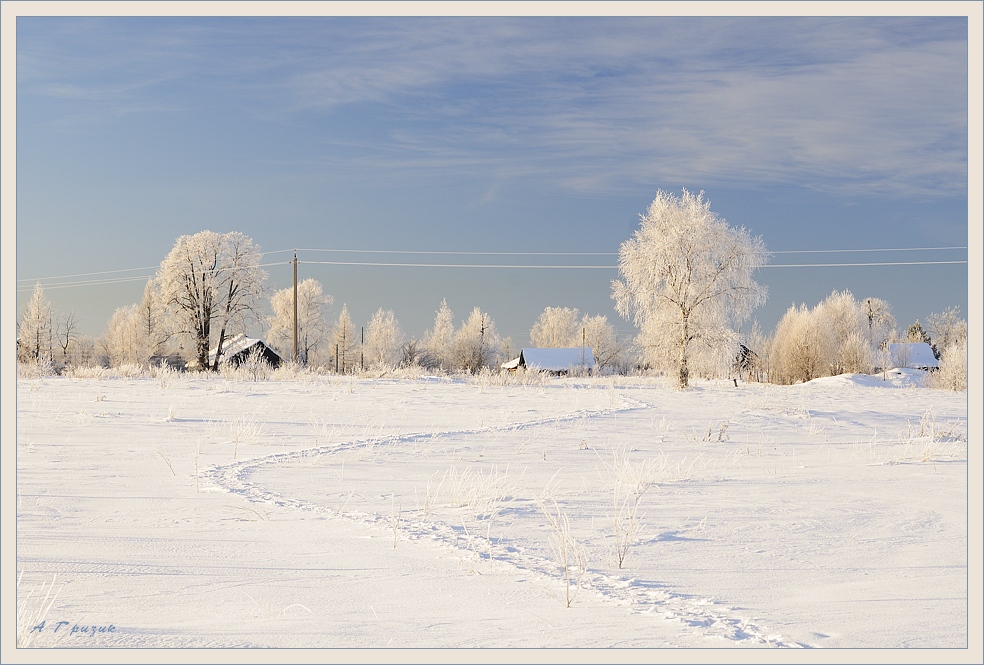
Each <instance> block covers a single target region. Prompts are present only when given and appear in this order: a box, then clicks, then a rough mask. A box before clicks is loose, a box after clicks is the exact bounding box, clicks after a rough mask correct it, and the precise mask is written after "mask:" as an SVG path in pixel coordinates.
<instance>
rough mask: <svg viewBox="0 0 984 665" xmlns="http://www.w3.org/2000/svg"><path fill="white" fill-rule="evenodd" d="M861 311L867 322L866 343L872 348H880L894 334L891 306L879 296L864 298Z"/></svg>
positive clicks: (894, 324)
mask: <svg viewBox="0 0 984 665" xmlns="http://www.w3.org/2000/svg"><path fill="white" fill-rule="evenodd" d="M861 311H862V312H863V313H864V317H865V319H866V320H867V322H868V332H867V337H868V343H869V344H871V347H872V350H877V349H881V348H882V347H883V346H884V345H885V344H886V343H887V342H888V340H889V339H891V338H892V337H894V336H895V327H896V325H898V324H896V322H895V317H894V316H892V308H891V306H889V304H888V303H887V302H885V301H884V300H882V299H881V298H870V297H869V298H865V299H864V300H863V301H861Z"/></svg>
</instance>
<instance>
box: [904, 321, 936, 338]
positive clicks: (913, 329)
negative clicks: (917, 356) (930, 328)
mask: <svg viewBox="0 0 984 665" xmlns="http://www.w3.org/2000/svg"><path fill="white" fill-rule="evenodd" d="M905 341H907V342H925V343H926V344H929V343H930V341H931V340H930V338H929V335H927V334H926V331H925V330H923V327H922V324H921V323H919V319H916V322H915V323H913V324H912V325H911V326H909V328H908V330H906V333H905Z"/></svg>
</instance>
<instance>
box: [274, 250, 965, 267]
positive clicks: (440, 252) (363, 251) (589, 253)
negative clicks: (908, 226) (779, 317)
mask: <svg viewBox="0 0 984 665" xmlns="http://www.w3.org/2000/svg"><path fill="white" fill-rule="evenodd" d="M958 249H967V248H966V247H884V248H872V249H780V250H775V251H771V252H769V253H770V254H841V253H850V252H929V251H948V250H958ZM289 251H292V250H289V249H281V250H277V252H289ZM297 251H298V252H338V253H343V254H430V255H436V254H446V255H456V256H618V252H467V251H462V252H455V251H443V250H435V251H423V250H406V249H310V248H309V249H298V250H297ZM268 253H270V254H272V253H274V252H268ZM308 263H309V262H308Z"/></svg>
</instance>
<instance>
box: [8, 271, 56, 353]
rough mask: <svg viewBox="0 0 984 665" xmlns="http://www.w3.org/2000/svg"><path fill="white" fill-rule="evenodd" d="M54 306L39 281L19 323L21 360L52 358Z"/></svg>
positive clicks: (18, 341) (18, 337)
mask: <svg viewBox="0 0 984 665" xmlns="http://www.w3.org/2000/svg"><path fill="white" fill-rule="evenodd" d="M53 312H54V308H52V306H51V303H50V302H49V301H48V299H47V298H46V297H45V295H44V289H43V288H41V283H40V282H38V283H37V284H36V285H35V286H34V293H32V294H31V299H30V300H29V301H28V303H27V306H26V307H25V308H24V311H23V312H22V313H21V318H20V321H18V323H17V358H18V360H20V361H21V362H40V361H42V360H48V361H50V360H52V359H53V358H52V352H53V350H54V348H53V345H54V330H53V326H52V319H53V316H54V314H53Z"/></svg>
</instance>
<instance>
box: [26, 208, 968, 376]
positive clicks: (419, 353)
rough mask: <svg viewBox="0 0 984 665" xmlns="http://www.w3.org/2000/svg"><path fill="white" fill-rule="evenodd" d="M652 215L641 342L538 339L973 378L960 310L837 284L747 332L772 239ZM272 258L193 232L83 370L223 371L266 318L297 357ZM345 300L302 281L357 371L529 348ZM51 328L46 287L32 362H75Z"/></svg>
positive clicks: (696, 365) (287, 352)
mask: <svg viewBox="0 0 984 665" xmlns="http://www.w3.org/2000/svg"><path fill="white" fill-rule="evenodd" d="M640 218H641V219H640V226H639V229H638V230H637V231H636V232H635V234H634V235H633V237H632V238H630V239H629V240H627V241H626V242H624V243H623V244H622V246H621V248H620V252H619V273H620V277H621V279H619V280H616V281H613V282H612V297H613V299H614V301H615V309H616V311H617V312H618V313H619V314H620V315H622V316H623V317H624V318H626V319H628V320H631V321H632V322H633V323H634V324H635V325H636V327H637V328H638V330H639V334H638V335H637V336H636V337H635V339H634V340H631V341H630V343H627V340H622V341H621V342H620V341H619V340H618V339H617V338H616V335H615V330H614V328H613V327H612V326H611V324H609V323H608V320H607V318H606V317H604V316H589V315H585V316H583V317H582V316H581V314H580V312H578V311H577V310H576V309H570V308H563V307H548V308H546V309H545V310H544V311H543V313H542V314H541V316H540V318H539V319H538V320H537V322H536V323H535V324H534V326H533V328H532V330H531V331H530V339H531V342H532V344H533V345H534V346H541V347H576V346H581V345H585V346H589V347H591V348H592V350H593V351H594V355H595V358H596V360H597V361H598V364H599V366H600V367H601V369H602V370H603V371H626V370H628V369H631V368H641V369H645V370H654V371H657V372H662V373H664V374H666V375H667V376H670V377H673V378H674V380H675V383H676V384H677V385H678V386H679V387H680V388H685V387H687V385H688V383H689V380H690V377H691V375H694V376H700V377H707V378H713V377H732V376H735V375H736V374H738V373H742V374H743V375H744V376H745V377H746V378H749V379H757V380H763V381H771V382H776V383H795V382H799V381H809V380H811V379H814V378H818V377H821V376H829V375H836V374H841V373H845V372H855V373H856V372H870V371H872V370H873V369H874V368H876V367H885V366H886V364H887V363H888V362H889V361H890V359H888V358H886V357H885V355H886V349H887V344H889V343H891V342H893V341H904V340H909V341H932V342H933V343H934V345H935V349H936V352H937V354H938V356H939V357H940V358H941V363H942V364H943V365H944V366H945V367H946V368H947V371H952V372H953V373H954V375H962V376H964V377H965V375H966V323H965V322H963V321H962V320H961V319H959V317H958V312H957V310H955V309H951V310H947V311H945V312H943V313H942V314H934V315H932V316H931V317H930V319H929V320H928V323H929V327H930V332H931V334H932V337H930V335H928V334H927V333H926V332H925V331H923V329H922V326H921V325H920V324H919V323H918V322H916V324H914V325H913V326H912V327H911V328H910V330H908V331H907V332H906V334H905V335H900V334H899V333H897V332H896V330H895V328H896V323H895V320H894V318H893V317H892V315H891V311H890V308H889V306H888V304H887V303H886V302H884V301H882V300H879V299H877V298H865V299H864V300H862V301H857V300H855V298H854V296H853V295H852V294H851V293H850V292H847V291H845V292H836V291H835V292H834V293H832V294H831V295H830V297H828V298H827V299H826V300H824V301H823V302H821V303H819V304H818V305H816V306H815V307H813V308H812V309H810V308H807V307H806V306H805V305H802V306H800V307H795V306H794V307H791V308H790V309H789V311H788V312H787V313H786V315H785V316H784V317H783V319H782V320H781V321H780V322H779V324H778V326H777V327H776V330H775V332H774V333H773V334H771V335H768V336H767V335H765V334H763V333H762V332H761V331H760V330H759V329H758V326H757V325H753V326H752V329H751V332H746V334H745V335H741V334H740V332H739V330H740V326H741V324H742V323H743V322H744V321H746V320H747V319H748V318H749V316H750V314H751V313H752V311H753V310H754V309H755V308H756V307H757V306H759V305H760V304H762V303H763V302H764V301H765V298H766V288H765V287H764V286H762V285H760V284H758V283H757V282H755V280H754V279H753V277H754V273H755V272H756V271H757V270H759V269H760V268H762V267H763V266H764V265H765V264H766V263H767V261H768V256H769V254H768V252H767V251H766V249H765V244H764V243H763V241H762V239H761V238H759V237H754V236H751V235H750V234H749V233H748V232H747V231H746V230H745V229H744V228H732V227H730V226H728V225H727V223H726V222H725V221H724V220H723V219H721V218H719V217H718V216H717V215H716V214H715V213H713V212H712V211H711V210H710V204H709V202H707V201H706V200H704V199H703V193H699V194H693V193H691V192H688V191H687V190H683V192H682V195H675V194H671V193H667V192H663V191H658V192H657V194H656V198H655V199H654V200H653V202H652V203H651V204H650V206H649V208H648V210H647V211H646V213H645V214H643V215H641V216H640ZM260 258H261V254H260V251H259V248H258V247H257V246H256V245H255V244H254V243H253V241H252V240H251V239H250V238H248V237H247V236H244V235H243V234H241V233H235V232H233V233H213V232H211V231H202V232H200V233H197V234H195V235H189V236H182V237H180V238H178V240H177V242H176V243H175V246H174V248H173V249H172V250H171V252H170V253H169V254H168V255H167V257H166V258H165V259H164V261H163V262H162V263H161V266H160V269H159V270H158V272H157V274H156V276H155V277H154V279H152V280H151V281H150V282H149V283H148V285H147V287H146V289H145V291H144V296H143V299H142V300H141V302H140V303H139V304H134V305H130V306H128V307H123V308H120V309H118V310H117V311H116V312H115V313H114V314H113V316H112V318H111V319H110V321H109V323H108V325H107V330H106V333H105V334H104V336H103V337H102V339H101V340H100V343H99V344H98V345H97V344H93V343H91V342H86V341H85V340H84V339H82V338H79V337H78V336H76V340H75V341H76V344H75V345H74V347H75V349H74V350H75V351H76V352H77V353H76V355H77V356H78V358H77V359H78V361H79V362H91V361H92V356H93V355H100V354H101V355H102V357H104V358H105V361H106V362H107V363H108V364H110V365H122V364H129V365H138V366H139V365H142V366H146V365H147V364H148V363H151V362H153V361H154V360H155V359H156V358H158V357H159V356H166V355H168V354H174V353H176V352H177V351H178V350H180V351H181V353H182V355H183V356H184V357H185V360H187V361H188V364H189V366H190V367H198V368H203V369H204V368H209V369H212V370H216V369H218V367H219V365H220V363H221V360H222V358H223V353H224V349H225V348H226V345H227V343H228V341H229V340H230V339H231V337H232V336H233V335H235V334H236V333H239V332H242V331H245V330H246V329H247V328H248V327H249V326H251V325H255V324H259V325H260V327H262V328H265V331H266V339H267V342H268V343H269V344H270V345H271V346H273V347H274V348H275V349H276V350H278V351H279V352H280V353H281V355H282V356H283V357H285V358H292V357H293V354H294V292H293V289H292V288H291V289H284V290H280V291H277V292H275V293H274V294H273V295H272V297H271V299H270V301H269V303H270V310H271V311H272V316H265V315H264V314H263V313H262V312H261V303H262V302H263V301H264V298H265V297H266V295H265V294H266V292H265V290H264V287H263V283H264V281H265V279H266V273H265V272H264V271H263V270H262V269H261V268H260ZM332 304H333V298H332V297H331V296H330V295H329V294H327V293H325V292H324V289H323V287H322V285H321V284H320V283H319V282H317V281H316V280H312V279H307V280H304V281H302V282H300V283H299V284H298V286H297V359H298V361H299V362H300V363H302V364H305V365H307V366H309V367H316V368H321V369H325V370H333V371H337V372H343V373H344V372H351V371H353V370H355V369H357V368H360V369H361V368H367V367H382V368H395V367H399V366H418V367H423V368H427V369H434V370H443V371H446V372H455V371H468V372H478V371H479V370H481V369H483V368H486V367H493V368H494V367H496V366H497V365H498V363H500V362H501V361H502V360H504V359H508V358H509V357H510V356H511V355H513V353H514V352H515V350H513V349H512V348H511V346H512V344H511V342H510V340H508V339H505V340H504V339H502V338H501V337H500V336H499V334H498V333H497V331H496V328H495V323H494V322H493V320H492V319H491V317H490V316H489V315H488V314H487V313H485V312H483V311H482V310H481V309H479V308H475V309H474V310H473V311H472V312H471V314H470V315H469V316H468V318H467V319H465V320H464V321H463V322H461V324H460V326H458V327H455V325H454V318H453V314H452V312H451V310H450V308H449V307H448V306H447V302H446V301H445V302H442V303H441V306H440V308H439V309H438V311H437V314H436V317H435V319H434V326H433V328H432V329H431V330H429V331H427V332H426V334H424V335H423V336H422V337H421V338H420V339H408V338H407V337H406V336H405V335H404V333H403V331H402V330H401V328H400V326H399V323H398V322H397V320H396V316H395V314H394V313H393V312H392V311H388V310H382V309H380V310H378V311H377V312H376V313H375V315H374V316H373V317H372V319H371V320H370V321H369V322H368V324H367V325H366V326H364V327H361V326H360V327H359V328H356V326H355V325H354V324H353V322H352V320H351V317H350V316H349V314H348V308H347V307H346V306H344V305H343V306H342V309H341V312H340V314H339V316H338V318H337V320H334V321H331V320H330V319H329V311H330V308H331V305H332ZM51 319H52V313H51V311H50V305H47V304H46V301H45V300H44V297H43V292H42V291H41V288H40V286H39V287H38V288H37V289H36V291H35V296H34V298H32V300H31V303H30V304H29V306H28V308H27V310H26V311H25V313H24V314H23V316H22V317H21V322H20V325H19V330H18V352H19V357H20V358H21V359H23V360H33V361H34V362H38V361H40V360H41V359H43V358H49V359H51V358H54V357H55V356H56V354H57V351H58V348H59V347H60V348H61V356H63V361H64V362H69V361H70V356H71V353H70V352H71V351H72V350H73V335H74V318H73V317H68V318H66V319H59V321H60V324H59V326H53V325H52V324H51ZM45 321H47V323H45ZM264 324H265V325H264ZM56 341H57V344H56V343H55V342H56ZM83 349H87V350H86V351H85V352H84V353H83V352H81V351H82V350H83ZM96 349H98V350H97V351H96ZM212 349H215V350H217V352H215V353H211V352H210V351H211V350H212ZM83 358H84V359H85V360H83ZM961 362H962V364H963V369H962V374H961V371H960V370H961V368H960V363H961ZM964 384H965V379H964Z"/></svg>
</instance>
